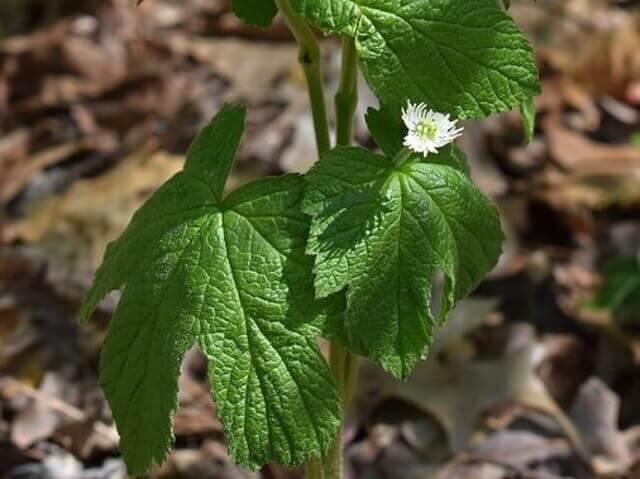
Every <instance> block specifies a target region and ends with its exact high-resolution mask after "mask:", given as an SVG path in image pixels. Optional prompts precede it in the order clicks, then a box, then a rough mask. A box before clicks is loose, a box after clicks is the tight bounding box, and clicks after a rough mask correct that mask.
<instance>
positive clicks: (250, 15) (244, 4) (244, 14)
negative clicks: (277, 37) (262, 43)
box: [233, 0, 278, 27]
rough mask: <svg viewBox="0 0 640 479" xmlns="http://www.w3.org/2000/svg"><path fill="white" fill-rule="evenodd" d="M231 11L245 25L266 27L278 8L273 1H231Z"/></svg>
mask: <svg viewBox="0 0 640 479" xmlns="http://www.w3.org/2000/svg"><path fill="white" fill-rule="evenodd" d="M233 11H234V13H235V14H236V15H238V17H239V18H240V19H241V20H242V21H243V22H244V23H246V24H247V25H253V26H257V27H268V26H269V25H271V22H272V21H273V17H275V16H276V13H277V12H278V7H277V6H276V3H275V2H274V1H273V0H233Z"/></svg>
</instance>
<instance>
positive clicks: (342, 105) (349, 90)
mask: <svg viewBox="0 0 640 479" xmlns="http://www.w3.org/2000/svg"><path fill="white" fill-rule="evenodd" d="M356 60H357V59H356V48H355V44H354V42H353V40H352V39H351V38H343V39H342V71H341V74H340V85H339V86H338V91H337V92H336V97H335V106H336V129H337V135H336V136H337V143H338V145H349V144H350V143H351V140H352V138H353V115H354V114H355V112H356V107H357V105H358V68H357V63H356Z"/></svg>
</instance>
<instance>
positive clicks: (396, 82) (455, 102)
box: [292, 0, 539, 118]
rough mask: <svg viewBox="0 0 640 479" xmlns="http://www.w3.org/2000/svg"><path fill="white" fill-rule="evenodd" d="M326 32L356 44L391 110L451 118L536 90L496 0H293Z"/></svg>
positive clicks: (502, 107)
mask: <svg viewBox="0 0 640 479" xmlns="http://www.w3.org/2000/svg"><path fill="white" fill-rule="evenodd" d="M292 4H293V6H294V8H296V10H297V11H298V12H299V13H300V14H302V15H303V16H305V17H306V18H308V19H309V20H310V21H311V22H313V23H315V24H316V25H317V26H318V27H320V28H322V29H323V30H324V31H326V32H335V33H340V34H343V35H346V36H349V37H351V38H354V39H355V41H356V50H357V54H358V58H359V61H360V66H361V67H362V70H363V73H364V75H365V77H366V78H367V80H368V82H369V84H370V85H371V88H372V89H373V91H374V92H375V94H376V95H377V96H378V98H379V99H380V100H381V101H382V103H384V104H386V105H387V106H388V107H389V108H390V109H391V111H393V112H394V113H398V112H399V110H400V108H401V107H403V106H404V105H405V104H406V102H407V100H411V101H413V102H425V103H427V104H428V105H429V107H430V108H432V109H435V110H439V111H442V112H448V113H451V114H453V115H454V116H455V117H458V118H478V117H484V116H487V115H489V114H490V113H494V112H500V111H507V110H511V109H513V108H515V107H518V106H519V105H520V104H521V103H523V102H524V101H526V100H527V99H529V98H531V97H532V96H534V95H535V94H536V93H537V92H538V91H539V84H538V73H537V69H536V66H535V62H534V59H533V54H532V49H531V46H530V45H529V42H528V41H527V40H526V38H525V37H524V35H523V34H522V32H521V31H520V30H519V29H518V27H516V25H515V24H514V23H513V21H512V19H511V17H509V15H508V14H507V13H506V12H505V11H504V10H503V9H502V8H501V7H500V5H498V2H496V0H416V1H412V2H404V1H400V0H292Z"/></svg>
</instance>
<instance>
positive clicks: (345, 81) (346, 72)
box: [324, 38, 360, 479]
mask: <svg viewBox="0 0 640 479" xmlns="http://www.w3.org/2000/svg"><path fill="white" fill-rule="evenodd" d="M357 82H358V70H357V63H356V51H355V46H354V43H353V40H351V39H349V38H344V39H343V40H342V72H341V75H340V85H339V86H338V91H337V92H336V97H335V106H336V129H337V131H336V138H337V143H338V145H349V144H351V140H352V137H353V115H354V114H355V111H356V106H357V104H358V83H357ZM329 366H330V367H331V372H332V374H333V377H334V378H335V380H336V385H337V386H338V393H339V394H340V398H341V401H342V411H343V415H344V416H346V414H347V412H348V410H349V405H350V403H351V399H352V398H353V394H354V392H355V388H356V384H357V381H358V368H359V366H360V360H359V358H358V356H356V355H355V354H352V353H350V352H349V351H348V350H347V349H346V348H344V347H342V346H341V345H339V344H336V343H332V344H331V351H330V355H329ZM343 424H344V420H343ZM342 429H343V428H342V425H341V426H340V431H339V432H338V436H337V437H336V439H335V440H334V442H333V444H332V445H331V447H330V449H329V451H328V453H327V457H326V459H325V461H324V474H325V479H341V478H342Z"/></svg>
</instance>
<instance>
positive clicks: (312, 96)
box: [276, 0, 331, 157]
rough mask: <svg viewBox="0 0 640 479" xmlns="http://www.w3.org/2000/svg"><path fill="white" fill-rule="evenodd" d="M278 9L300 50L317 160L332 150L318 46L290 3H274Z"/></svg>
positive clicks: (277, 1)
mask: <svg viewBox="0 0 640 479" xmlns="http://www.w3.org/2000/svg"><path fill="white" fill-rule="evenodd" d="M276 4H277V5H278V9H279V10H280V12H281V13H282V15H283V16H284V17H285V19H286V20H287V23H288V24H289V28H290V29H291V32H292V33H293V36H294V37H295V38H296V40H297V42H298V46H299V48H300V49H299V52H298V61H299V62H300V65H301V66H302V69H303V71H304V75H305V77H306V80H307V89H308V91H309V102H310V103H311V115H312V117H313V129H314V131H315V135H316V147H317V149H318V156H319V157H320V156H322V154H323V153H324V152H326V151H329V149H330V148H331V141H330V137H329V122H328V120H327V107H326V105H325V102H324V83H323V78H322V67H321V60H322V56H321V53H320V45H319V44H318V39H317V38H316V36H315V34H314V33H313V30H311V27H310V26H309V25H308V24H307V23H306V22H305V20H304V19H303V18H302V17H301V16H300V15H298V14H297V13H296V12H295V10H294V9H293V7H292V6H291V3H289V0H276Z"/></svg>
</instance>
